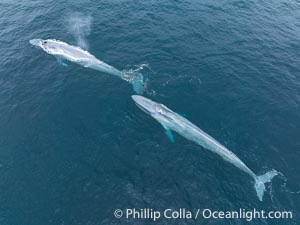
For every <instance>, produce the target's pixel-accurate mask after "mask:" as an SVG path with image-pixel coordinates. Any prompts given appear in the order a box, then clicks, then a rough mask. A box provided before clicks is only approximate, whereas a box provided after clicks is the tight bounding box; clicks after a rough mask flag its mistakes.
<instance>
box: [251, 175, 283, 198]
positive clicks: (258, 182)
mask: <svg viewBox="0 0 300 225" xmlns="http://www.w3.org/2000/svg"><path fill="white" fill-rule="evenodd" d="M277 175H278V172H277V171H276V170H271V171H269V172H267V173H265V174H263V175H261V176H257V177H256V179H255V184H254V188H255V190H256V194H257V197H258V199H259V200H260V201H262V200H263V197H264V192H265V190H266V187H265V183H269V182H271V180H272V178H273V177H275V176H277Z"/></svg>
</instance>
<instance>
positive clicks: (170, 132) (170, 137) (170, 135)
mask: <svg viewBox="0 0 300 225" xmlns="http://www.w3.org/2000/svg"><path fill="white" fill-rule="evenodd" d="M161 125H162V126H163V127H164V129H165V132H166V135H167V136H168V138H169V140H170V141H171V142H172V143H174V142H175V140H174V136H173V133H172V131H171V130H170V129H169V128H168V127H167V126H165V125H164V124H161Z"/></svg>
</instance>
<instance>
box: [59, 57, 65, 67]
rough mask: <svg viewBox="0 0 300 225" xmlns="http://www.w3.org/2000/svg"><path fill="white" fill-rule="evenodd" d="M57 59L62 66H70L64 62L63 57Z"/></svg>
mask: <svg viewBox="0 0 300 225" xmlns="http://www.w3.org/2000/svg"><path fill="white" fill-rule="evenodd" d="M56 59H57V62H58V63H59V64H60V65H62V66H65V67H67V66H68V64H67V63H65V62H64V60H63V59H62V58H61V57H56Z"/></svg>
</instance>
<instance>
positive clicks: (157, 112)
mask: <svg viewBox="0 0 300 225" xmlns="http://www.w3.org/2000/svg"><path fill="white" fill-rule="evenodd" d="M131 98H132V99H133V101H134V102H135V104H136V105H137V106H138V107H139V108H140V109H141V110H142V111H144V112H145V113H147V114H149V115H151V116H153V117H157V116H166V115H167V114H168V112H169V111H170V110H169V109H168V108H167V107H166V106H164V105H162V104H159V103H157V102H154V101H152V100H150V99H148V98H145V97H143V96H140V95H132V96H131Z"/></svg>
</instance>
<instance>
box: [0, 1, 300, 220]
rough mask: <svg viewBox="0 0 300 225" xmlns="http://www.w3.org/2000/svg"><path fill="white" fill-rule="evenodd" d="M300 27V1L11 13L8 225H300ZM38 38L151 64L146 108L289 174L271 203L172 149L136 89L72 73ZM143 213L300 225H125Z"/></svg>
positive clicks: (94, 5)
mask: <svg viewBox="0 0 300 225" xmlns="http://www.w3.org/2000/svg"><path fill="white" fill-rule="evenodd" d="M74 15H75V17H76V18H77V16H78V15H79V18H89V19H87V20H83V21H85V22H84V23H87V24H85V25H84V28H81V29H83V31H82V32H83V33H80V32H79V33H77V32H74V29H70V26H71V25H70V18H73V17H74ZM299 15H300V2H299V1H285V0H276V1H275V0H271V1H258V0H250V1H243V0H236V1H228V0H221V1H207V0H204V1H193V0H177V1H168V0H162V1H138V2H137V1H126V0H113V1H111V0H105V1H64V2H62V1H30V0H28V1H26V0H21V1H17V2H16V1H12V0H2V1H1V3H0V27H1V29H0V50H1V51H0V52H1V55H0V224H1V225H41V224H43V225H50V224H51V225H52V224H55V225H56V224H57V225H58V224H59V225H79V224H80V225H81V224H85V225H92V224H93V225H94V224H95V225H97V224H149V223H151V224H270V225H273V224H274V225H279V224H280V225H281V224H299V221H300V215H299V214H300V192H299V191H300V183H299V180H300V22H299V21H300V16H299ZM79 21H81V20H79ZM71 24H72V22H71ZM80 35H81V36H80ZM33 38H43V39H46V38H56V39H59V40H62V41H65V42H67V43H70V44H74V45H77V44H80V41H84V43H85V44H86V45H85V47H86V48H89V51H90V52H91V53H92V54H94V55H95V56H97V57H98V58H99V59H101V60H103V61H105V62H106V63H109V64H110V65H113V66H115V67H116V68H118V69H124V68H126V69H131V68H133V69H136V68H137V67H139V66H140V65H142V64H147V65H149V67H144V69H142V70H141V72H142V73H143V74H144V75H145V76H148V77H149V83H148V86H147V90H146V92H145V96H146V97H148V98H151V99H153V100H155V101H158V102H161V103H163V104H165V105H167V106H168V107H169V108H171V109H172V110H174V111H176V112H178V113H183V114H186V115H187V117H188V119H189V120H191V121H192V122H193V123H195V124H196V125H197V126H199V127H200V128H201V129H203V130H204V131H206V132H207V133H209V134H210V135H212V136H213V137H214V138H216V139H217V140H218V141H220V142H221V143H222V144H224V145H225V146H227V147H228V148H229V149H230V150H231V151H233V152H234V153H235V154H237V155H238V156H239V158H240V159H241V160H243V161H244V162H245V163H246V164H247V165H248V166H249V168H251V169H252V170H253V172H254V173H256V174H263V173H265V172H266V171H268V170H271V169H273V168H274V169H276V170H277V171H280V172H281V173H282V174H283V175H280V176H278V177H276V178H274V179H273V181H272V184H268V185H267V192H266V193H265V196H264V201H263V202H260V201H259V200H258V198H257V196H256V193H255V190H254V188H253V180H252V179H251V177H249V176H248V175H247V174H245V173H243V172H242V171H240V170H238V169H237V168H235V167H234V166H232V165H231V164H229V163H227V162H224V161H223V160H222V159H220V158H219V157H218V156H217V155H215V154H213V153H211V152H209V151H207V150H205V149H203V148H202V147H200V146H198V145H196V144H194V143H191V142H189V141H187V140H185V139H184V138H182V137H180V136H179V135H176V134H175V144H172V143H170V142H169V140H168V139H167V137H166V136H165V134H164V130H163V129H162V127H161V126H160V125H159V124H158V123H157V122H156V121H155V120H153V119H152V118H151V117H150V116H148V115H146V114H144V113H143V112H142V111H140V110H139V109H138V108H137V107H136V106H135V105H134V103H133V101H132V100H131V98H130V96H131V95H132V94H134V93H133V91H132V87H131V85H130V84H129V83H126V82H124V81H122V80H121V79H118V78H116V77H112V76H110V75H107V74H104V73H101V72H98V71H94V70H91V69H87V68H84V67H81V66H78V65H75V64H69V66H68V67H63V66H61V65H59V64H58V63H57V61H56V60H55V58H54V57H53V56H50V55H47V54H46V53H45V52H43V51H41V50H39V49H37V48H34V47H33V46H31V45H30V44H29V40H30V39H33ZM80 38H81V39H80ZM130 207H135V208H145V207H149V208H154V209H165V208H180V207H182V208H187V209H191V210H192V209H195V208H211V209H214V210H237V209H239V208H245V209H248V210H251V209H253V208H257V209H263V210H266V211H268V210H283V211H284V210H288V211H292V212H293V213H294V218H293V219H287V220H274V219H273V220H266V219H256V220H254V221H252V222H250V223H249V222H246V221H245V220H242V219H241V220H238V219H235V220H221V219H219V220H217V219H211V220H204V219H200V220H196V221H195V220H160V221H158V222H156V223H153V222H151V221H149V220H134V219H129V220H126V219H120V220H118V219H116V218H114V215H113V212H114V210H115V209H116V208H120V209H125V208H130Z"/></svg>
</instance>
